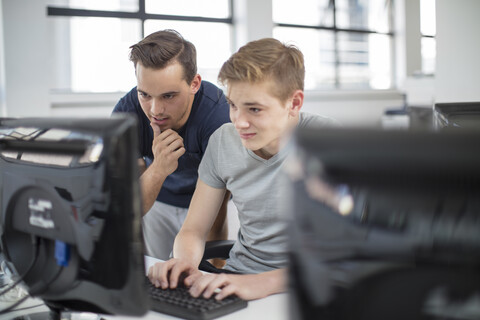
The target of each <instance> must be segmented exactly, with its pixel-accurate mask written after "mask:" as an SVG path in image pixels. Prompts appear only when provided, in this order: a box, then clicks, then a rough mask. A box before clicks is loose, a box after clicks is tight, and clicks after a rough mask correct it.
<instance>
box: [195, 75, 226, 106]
mask: <svg viewBox="0 0 480 320" xmlns="http://www.w3.org/2000/svg"><path fill="white" fill-rule="evenodd" d="M198 95H199V96H200V97H201V98H203V99H205V100H206V101H205V102H209V103H210V104H211V105H220V106H228V103H227V99H226V98H225V94H224V93H223V91H222V89H220V88H219V87H217V86H216V85H214V84H213V83H211V82H208V81H205V80H202V84H201V85H200V90H199V91H198Z"/></svg>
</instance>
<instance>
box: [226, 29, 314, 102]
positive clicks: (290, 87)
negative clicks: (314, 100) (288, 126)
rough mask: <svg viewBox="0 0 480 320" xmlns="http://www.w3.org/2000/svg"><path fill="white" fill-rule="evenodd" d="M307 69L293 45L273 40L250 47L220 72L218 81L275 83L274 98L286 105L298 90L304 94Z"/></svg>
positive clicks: (252, 42)
mask: <svg viewBox="0 0 480 320" xmlns="http://www.w3.org/2000/svg"><path fill="white" fill-rule="evenodd" d="M304 78H305V65H304V62H303V54H302V52H301V51H300V50H299V49H298V48H297V47H295V46H294V45H287V44H283V43H281V42H280V41H278V40H276V39H273V38H264V39H260V40H255V41H251V42H249V43H247V44H246V45H245V46H243V47H241V48H240V49H239V50H238V52H236V53H234V54H233V55H232V56H231V57H230V59H228V60H227V61H226V62H225V63H224V64H223V66H222V68H221V69H220V73H219V75H218V81H219V82H220V83H221V84H222V85H225V86H228V84H229V83H232V82H237V81H240V82H249V83H258V82H264V81H269V80H270V81H273V82H274V85H273V86H272V92H271V93H272V94H273V95H274V96H275V97H276V98H278V99H279V100H280V101H281V102H285V101H286V100H287V99H288V98H289V97H290V96H291V95H292V94H293V92H294V91H295V90H303V87H304Z"/></svg>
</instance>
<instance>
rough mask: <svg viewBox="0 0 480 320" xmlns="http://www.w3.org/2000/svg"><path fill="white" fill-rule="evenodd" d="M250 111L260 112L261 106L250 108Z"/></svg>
mask: <svg viewBox="0 0 480 320" xmlns="http://www.w3.org/2000/svg"><path fill="white" fill-rule="evenodd" d="M250 111H252V112H253V113H258V112H260V109H259V108H250Z"/></svg>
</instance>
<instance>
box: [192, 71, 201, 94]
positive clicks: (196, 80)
mask: <svg viewBox="0 0 480 320" xmlns="http://www.w3.org/2000/svg"><path fill="white" fill-rule="evenodd" d="M201 84H202V77H201V76H200V75H199V74H198V73H197V74H196V75H195V77H193V80H192V82H191V83H190V93H191V94H195V93H197V91H198V90H199V89H200V85H201Z"/></svg>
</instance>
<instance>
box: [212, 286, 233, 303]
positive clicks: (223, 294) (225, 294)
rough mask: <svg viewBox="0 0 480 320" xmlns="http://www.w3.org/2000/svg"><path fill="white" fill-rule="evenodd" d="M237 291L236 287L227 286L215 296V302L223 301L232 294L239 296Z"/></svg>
mask: <svg viewBox="0 0 480 320" xmlns="http://www.w3.org/2000/svg"><path fill="white" fill-rule="evenodd" d="M237 289H238V288H237V286H236V285H234V284H232V283H230V284H228V285H227V286H225V287H223V288H222V290H220V292H219V293H217V295H216V296H215V300H222V299H225V298H226V297H228V296H230V295H232V294H237V291H238V290H237ZM237 295H238V294H237Z"/></svg>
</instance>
